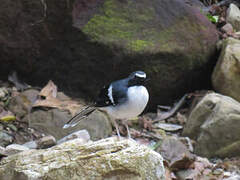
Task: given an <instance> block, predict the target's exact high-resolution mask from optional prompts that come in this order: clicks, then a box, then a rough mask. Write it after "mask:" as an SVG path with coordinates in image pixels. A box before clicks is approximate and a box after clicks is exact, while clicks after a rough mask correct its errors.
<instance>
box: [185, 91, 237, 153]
mask: <svg viewBox="0 0 240 180" xmlns="http://www.w3.org/2000/svg"><path fill="white" fill-rule="evenodd" d="M239 129H240V103H239V102H237V101H236V100H234V99H232V98H230V97H228V96H223V95H220V94H217V93H210V94H207V95H206V96H205V97H204V98H203V99H202V100H201V101H200V102H199V103H198V104H197V105H196V106H195V108H194V109H193V110H192V111H191V113H190V115H189V117H188V121H187V123H186V125H185V127H184V129H183V133H182V134H183V136H189V137H190V138H192V139H194V140H195V141H196V146H195V153H197V154H199V155H201V156H205V157H214V156H220V157H233V156H239V155H240V131H239Z"/></svg>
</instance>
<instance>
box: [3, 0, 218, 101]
mask: <svg viewBox="0 0 240 180" xmlns="http://www.w3.org/2000/svg"><path fill="white" fill-rule="evenodd" d="M0 27H1V28H0V29H1V30H0V43H1V44H2V46H1V47H0V59H1V61H2V62H3V63H1V66H0V75H1V76H2V77H6V75H7V74H8V72H9V71H8V70H9V69H11V70H12V69H13V68H15V69H16V70H17V71H19V72H20V75H22V77H24V78H25V79H27V81H28V83H30V84H42V83H46V81H47V80H49V79H52V80H53V81H54V82H56V84H57V85H58V86H59V87H60V88H61V89H65V90H71V91H72V92H73V93H74V94H75V95H78V96H80V95H89V96H91V97H94V96H96V95H97V93H96V89H98V88H100V87H102V86H103V84H105V83H108V82H109V81H111V80H116V79H119V78H122V77H126V76H127V75H128V73H130V72H132V71H135V70H138V69H141V70H144V71H146V73H147V74H148V76H149V77H151V83H149V89H150V94H151V95H152V96H153V97H154V98H153V99H152V100H151V104H152V105H153V104H159V102H161V103H167V102H169V101H171V100H172V99H171V98H175V97H177V96H181V95H182V94H183V93H185V92H186V91H190V90H191V89H195V88H199V87H200V86H202V83H203V84H205V85H206V84H207V83H209V82H206V79H207V78H206V76H209V75H210V69H211V64H213V63H214V59H212V56H213V55H214V52H215V43H216V41H217V39H218V35H217V31H216V29H215V27H214V26H213V25H212V24H211V23H210V22H209V21H208V19H207V18H206V17H205V16H204V15H203V14H201V12H200V11H199V10H198V9H195V8H194V7H191V6H188V5H187V4H185V2H184V1H182V0H152V1H149V0H138V1H133V0H90V1H89V0H75V1H73V0H71V1H66V0H52V1H31V2H30V1H18V2H15V1H11V0H6V1H4V2H3V3H2V4H1V7H0ZM209 65H210V66H209ZM201 79H202V80H203V81H200V80H201ZM200 82H202V83H200Z"/></svg>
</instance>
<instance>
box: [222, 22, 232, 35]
mask: <svg viewBox="0 0 240 180" xmlns="http://www.w3.org/2000/svg"><path fill="white" fill-rule="evenodd" d="M221 30H222V31H223V32H225V33H227V34H229V35H230V34H232V33H233V27H232V25H231V24H230V23H227V24H225V25H224V26H223V27H221Z"/></svg>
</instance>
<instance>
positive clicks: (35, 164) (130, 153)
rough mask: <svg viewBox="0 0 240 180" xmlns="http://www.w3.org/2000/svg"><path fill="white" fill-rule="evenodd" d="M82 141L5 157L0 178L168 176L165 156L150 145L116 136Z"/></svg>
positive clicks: (133, 178) (49, 179)
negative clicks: (116, 137)
mask: <svg viewBox="0 0 240 180" xmlns="http://www.w3.org/2000/svg"><path fill="white" fill-rule="evenodd" d="M81 143H82V141H81V140H80V141H79V140H78V139H75V140H71V141H68V142H65V143H62V144H61V145H58V146H55V147H53V148H49V149H46V150H29V151H24V152H22V153H19V154H17V155H13V156H10V157H7V158H4V159H3V160H2V161H1V162H0V179H8V180H15V179H19V180H33V179H34V180H35V179H38V180H43V179H44V180H52V179H55V180H66V179H71V180H77V179H105V180H108V179H109V180H110V179H119V180H123V179H124V180H127V179H129V180H130V179H131V180H140V179H149V180H156V179H158V180H163V179H165V175H164V167H163V159H162V157H161V155H160V154H158V153H157V152H155V151H153V150H151V149H150V148H148V147H146V146H142V145H138V144H137V143H136V142H134V141H132V140H122V141H118V140H117V139H115V138H108V139H103V140H100V141H97V142H90V143H87V144H84V145H83V144H81Z"/></svg>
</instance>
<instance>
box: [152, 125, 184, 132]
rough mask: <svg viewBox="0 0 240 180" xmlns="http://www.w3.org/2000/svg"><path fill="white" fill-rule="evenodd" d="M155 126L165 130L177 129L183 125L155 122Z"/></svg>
mask: <svg viewBox="0 0 240 180" xmlns="http://www.w3.org/2000/svg"><path fill="white" fill-rule="evenodd" d="M154 126H155V127H157V128H160V129H163V130H165V131H171V132H172V131H178V130H180V129H182V128H183V126H180V125H177V124H170V123H157V124H155V125H154Z"/></svg>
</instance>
